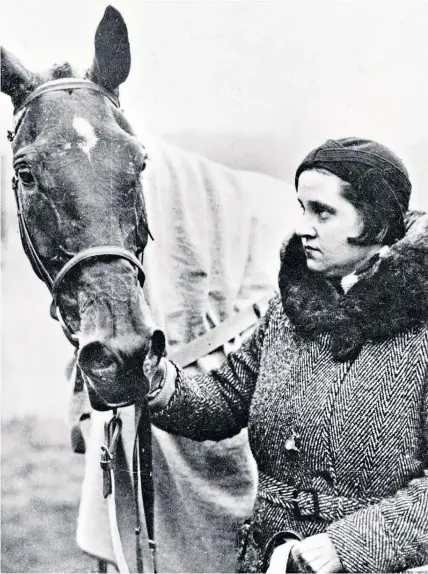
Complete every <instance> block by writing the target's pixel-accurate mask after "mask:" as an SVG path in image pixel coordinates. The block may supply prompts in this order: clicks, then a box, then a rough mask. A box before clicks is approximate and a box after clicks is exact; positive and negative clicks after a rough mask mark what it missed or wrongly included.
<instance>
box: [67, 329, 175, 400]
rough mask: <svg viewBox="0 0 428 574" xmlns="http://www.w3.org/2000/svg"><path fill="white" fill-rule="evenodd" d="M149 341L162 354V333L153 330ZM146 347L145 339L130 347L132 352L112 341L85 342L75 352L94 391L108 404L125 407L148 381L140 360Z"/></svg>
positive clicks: (163, 348) (143, 388) (156, 351)
mask: <svg viewBox="0 0 428 574" xmlns="http://www.w3.org/2000/svg"><path fill="white" fill-rule="evenodd" d="M150 341H151V347H152V349H153V350H154V351H155V353H156V354H158V355H159V356H162V355H163V354H164V351H165V335H164V333H163V332H162V331H160V330H158V329H157V330H155V331H154V332H153V333H152V335H151V337H150ZM144 343H145V344H144ZM134 345H135V340H134ZM125 347H126V345H125ZM147 349H148V345H147V341H143V340H141V341H140V344H139V345H137V346H133V349H132V353H130V352H129V348H127V349H126V350H125V349H124V348H123V346H120V345H118V344H114V341H99V340H92V341H87V342H86V343H85V344H84V345H83V346H82V347H81V349H80V351H79V353H78V363H79V366H80V368H81V369H82V371H83V372H84V373H85V375H86V376H87V377H88V378H89V380H90V384H91V386H92V388H93V390H94V391H95V392H96V393H97V394H98V395H99V396H100V397H101V398H102V400H103V401H104V402H105V403H106V404H107V405H111V406H124V405H125V404H132V403H133V402H135V401H137V400H138V398H139V396H138V395H139V394H141V393H144V391H145V387H146V386H147V381H146V380H145V377H144V373H143V362H144V358H145V355H146V353H147Z"/></svg>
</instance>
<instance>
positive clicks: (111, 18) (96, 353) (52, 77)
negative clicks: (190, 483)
mask: <svg viewBox="0 0 428 574" xmlns="http://www.w3.org/2000/svg"><path fill="white" fill-rule="evenodd" d="M94 44H95V50H94V58H93V62H92V65H91V66H90V68H89V69H88V70H87V71H86V73H85V74H84V75H83V77H81V76H79V75H78V74H77V73H76V72H75V71H74V70H73V68H72V67H71V66H70V65H69V64H64V65H62V66H54V67H53V68H52V69H51V70H49V71H48V72H45V73H41V74H35V73H33V72H31V71H29V70H27V69H26V68H25V67H24V66H23V64H22V63H21V62H19V61H18V60H17V59H16V58H15V57H14V56H13V55H12V54H10V53H9V52H8V51H6V50H2V64H1V66H2V92H4V93H5V94H7V95H8V96H9V97H10V98H11V100H12V103H13V105H14V117H15V127H14V131H13V133H11V134H10V139H11V143H12V149H13V166H14V170H15V173H16V177H15V180H14V185H13V187H14V191H15V197H16V203H17V210H18V219H19V224H20V231H21V238H22V242H23V247H24V250H25V252H26V254H27V256H28V258H29V260H30V262H31V264H32V266H33V269H34V271H35V273H36V274H37V276H38V277H39V278H40V279H41V280H42V281H44V283H45V284H46V285H47V287H48V288H49V290H50V292H51V294H52V305H51V315H52V317H53V318H55V319H57V320H59V321H60V323H61V325H62V327H63V330H64V333H65V335H66V337H67V338H68V339H69V341H70V342H71V343H72V345H73V346H74V349H75V357H76V364H75V367H74V370H73V377H74V378H73V385H72V391H73V392H72V398H73V401H74V403H73V407H72V414H71V418H72V419H73V417H74V419H73V420H74V422H75V423H78V424H82V425H84V424H85V423H87V422H90V424H91V427H90V430H89V432H87V433H86V435H85V438H86V447H85V448H86V450H87V469H88V470H87V473H86V476H85V483H84V484H86V486H87V485H88V484H91V485H93V484H96V486H95V488H97V489H99V490H100V491H101V488H102V486H101V485H102V471H101V468H100V465H99V460H98V459H95V456H96V455H95V454H94V453H95V451H99V447H100V444H102V442H103V436H102V435H103V430H104V422H106V420H108V419H109V417H110V416H111V414H110V413H111V410H112V409H113V411H114V412H116V411H117V409H119V408H120V409H121V413H122V417H123V430H124V434H126V432H125V431H126V427H127V426H129V428H130V429H132V430H131V431H130V432H131V434H133V433H134V432H135V427H134V426H133V422H134V420H133V419H134V411H133V406H132V405H134V404H135V405H137V406H138V405H140V407H139V408H141V401H142V398H144V396H145V394H146V392H147V381H145V379H144V377H143V376H142V363H143V361H144V357H145V355H146V353H147V351H148V349H149V347H150V346H151V347H152V348H154V349H155V351H156V353H157V354H158V355H159V356H161V355H162V354H164V353H166V352H167V353H170V354H171V353H172V356H173V357H174V356H175V357H176V358H177V362H178V364H180V365H181V366H184V367H186V366H188V367H189V368H195V365H196V366H197V367H198V368H210V367H211V366H212V365H213V361H214V363H215V362H216V361H217V362H218V359H219V356H218V355H219V354H220V355H222V354H224V350H225V349H226V346H227V345H229V350H230V348H231V344H230V341H232V340H233V341H234V345H235V346H236V345H237V344H240V339H239V336H240V335H241V334H242V333H243V332H244V331H246V330H247V329H249V328H251V327H252V326H254V324H255V323H256V321H257V318H258V317H259V316H260V314H262V313H263V309H261V305H259V304H258V303H260V302H261V301H262V300H265V299H266V298H267V297H269V296H271V295H272V294H273V290H274V288H275V284H276V278H275V275H276V272H277V263H278V264H279V256H278V252H279V243H280V239H281V236H282V235H283V234H285V233H286V232H287V230H288V229H289V228H291V225H292V221H293V217H294V215H295V213H296V211H295V203H294V200H293V196H292V192H291V191H290V189H289V188H288V186H286V185H285V184H284V183H283V182H279V181H277V180H274V179H273V178H270V177H268V176H263V175H261V174H250V173H244V172H237V171H234V170H230V169H227V168H224V167H222V166H219V165H217V164H214V163H212V162H209V161H208V160H206V159H205V158H201V157H200V156H197V155H194V154H189V153H187V152H183V151H182V150H178V149H176V148H174V147H173V146H168V145H166V144H165V143H164V142H158V141H157V140H156V138H153V140H152V141H150V140H149V141H148V142H146V141H145V142H144V144H145V145H144V146H143V145H142V144H141V143H140V140H139V139H138V138H137V137H136V135H135V133H134V131H133V130H132V128H131V126H130V124H129V122H128V121H127V120H126V118H125V116H124V114H123V112H122V111H121V109H120V102H119V86H120V85H121V84H122V83H123V82H124V81H125V80H126V78H127V77H128V74H129V72H130V65H131V54H130V45H129V39H128V34H127V28H126V24H125V22H124V20H123V18H122V16H121V15H120V13H119V12H118V11H117V10H115V9H114V8H112V7H108V8H107V9H106V11H105V13H104V16H103V18H102V19H101V21H100V23H99V25H98V28H97V30H96V34H95V42H94ZM151 240H153V241H151ZM143 261H144V264H143ZM146 275H147V277H146ZM192 343H196V345H193V346H192ZM220 348H221V349H222V351H221V352H220V353H219V349H220ZM223 348H224V349H223ZM213 351H214V352H213ZM174 353H175V355H174ZM216 353H217V354H216ZM204 360H205V361H207V365H206V366H202V367H201V363H202V362H203V361H204ZM76 404H77V405H78V407H76ZM73 409H74V410H73ZM145 416H146V417H147V413H146V415H145ZM105 417H107V419H106V418H105ZM73 428H76V426H74V427H73ZM153 433H154V434H153V443H154V444H153V448H154V453H153V454H154V461H155V464H154V473H155V489H157V491H158V494H160V495H159V496H157V498H156V500H157V507H156V509H157V520H158V524H159V525H160V526H159V528H158V530H159V531H160V532H161V533H162V535H163V536H162V538H163V539H164V540H165V539H166V538H168V537H170V539H171V540H172V539H173V537H174V536H178V534H180V533H178V532H177V524H176V523H174V528H172V529H171V531H170V532H169V531H168V527H169V526H170V525H171V522H174V521H173V520H171V516H169V514H168V508H171V503H172V502H173V506H174V508H175V509H176V512H177V513H179V512H182V511H183V506H186V505H187V506H189V502H188V501H187V500H185V497H184V500H183V495H181V499H182V500H181V506H180V504H179V502H177V499H180V496H177V497H176V499H175V501H173V500H172V498H171V492H170V487H171V484H172V485H173V486H174V487H176V490H177V491H179V490H180V488H182V484H181V485H180V482H179V480H178V479H177V477H176V475H177V474H180V473H179V470H182V469H183V466H184V464H186V465H187V466H188V468H189V469H190V471H192V470H194V465H195V464H196V459H198V460H199V462H200V461H201V460H202V461H203V463H204V464H205V465H206V466H207V467H209V468H210V470H211V471H213V470H214V469H216V468H217V474H218V473H219V472H220V474H221V478H222V480H223V487H224V490H223V491H221V490H220V491H219V490H214V491H213V492H214V493H215V495H218V494H219V493H220V496H219V497H218V498H220V499H221V498H222V495H223V494H224V493H225V492H228V494H229V495H230V494H231V493H232V484H233V488H236V492H235V497H234V498H235V505H234V508H233V509H232V510H228V509H227V508H226V507H225V504H224V503H221V502H220V500H215V506H216V508H217V512H218V514H219V516H216V521H217V526H218V525H219V524H220V525H221V528H224V533H223V534H224V538H225V539H227V538H228V536H229V534H230V535H231V530H232V523H233V524H234V525H235V523H236V522H237V521H239V520H240V519H242V518H244V517H245V514H246V513H248V512H249V511H250V509H251V505H252V496H253V482H254V473H252V471H251V461H250V456H251V455H250V453H249V449H248V446H247V444H246V441H245V433H244V435H243V436H241V437H240V438H238V442H236V441H235V442H232V443H231V444H230V445H228V446H227V447H225V449H224V451H221V452H218V451H215V450H213V448H211V447H210V448H208V447H206V446H205V445H203V446H201V447H200V449H199V450H195V446H194V445H190V446H189V445H186V442H185V440H182V441H181V442H180V440H179V439H178V438H174V437H171V436H169V435H166V433H162V431H159V430H158V429H153ZM232 441H233V439H232ZM123 442H124V447H123V451H124V452H123V454H124V456H123V457H121V456H120V452H119V451H118V453H117V457H116V458H115V460H114V464H115V465H116V467H118V468H119V469H120V468H122V470H123V467H122V466H121V465H122V464H123V465H126V464H127V463H128V466H129V460H130V459H132V454H131V453H130V452H126V451H127V448H128V447H129V443H130V441H128V446H127V443H126V441H123ZM131 444H132V437H131ZM229 447H230V448H229ZM81 448H82V447H81ZM216 448H217V447H216ZM82 450H83V448H82ZM128 450H129V448H128ZM235 451H236V453H239V456H235V457H234V456H232V454H231V452H235ZM177 452H179V455H180V456H177ZM192 457H193V458H192ZM177 461H179V463H177ZM177 464H180V465H182V466H181V467H180V468H178V466H177ZM174 465H175V466H174ZM210 465H211V466H210ZM95 467H96V468H97V469H98V474H97V472H96V471H95V470H94V469H95ZM157 467H158V468H159V467H160V468H161V472H156V468H157ZM91 469H92V470H91ZM219 469H220V470H219ZM203 470H204V468H203V465H201V468H199V469H198V471H199V473H201V472H202V471H203ZM244 471H245V472H244ZM238 473H242V475H243V476H244V478H243V482H241V483H239V484H238V483H237V482H236V475H237V474H238ZM228 475H229V478H230V477H231V476H232V477H233V481H234V482H232V483H231V482H230V481H229V482H228V481H227V478H228ZM94 476H95V483H94V479H93V477H94ZM131 476H132V473H131ZM190 476H191V472H190ZM198 479H199V480H201V476H198ZM171 480H173V483H171ZM205 480H208V479H207V477H205ZM168 481H169V482H168ZM119 486H120V485H119ZM204 486H206V483H204ZM91 488H92V486H91V487H88V486H87V488H86V490H85V486H84V489H83V493H82V500H83V498H84V499H85V500H86V503H87V504H86V508H85V505H83V508H82V507H81V520H80V521H79V523H80V525H79V528H80V529H81V533H80V538H79V534H78V540H80V546H81V547H82V548H83V550H85V551H86V552H88V553H91V554H93V555H95V556H97V557H99V558H102V559H103V560H107V561H108V562H112V563H113V564H115V565H116V566H117V565H118V560H117V557H116V555H115V553H114V552H112V549H111V548H110V546H109V543H107V546H108V548H102V549H95V550H94V549H93V548H92V547H91V544H88V542H87V540H85V537H86V534H87V531H88V530H87V531H86V532H85V533H82V529H84V528H85V524H86V528H87V529H89V531H91V532H93V533H94V538H95V539H96V538H97V536H98V538H102V534H100V531H102V529H103V527H104V526H105V525H106V524H107V520H106V516H107V513H106V509H105V506H103V511H102V512H104V514H101V515H97V512H93V508H92V507H91V505H90V504H91V503H89V509H88V497H89V499H90V490H91ZM119 490H120V488H119ZM195 490H197V489H195ZM88 493H89V494H88ZM118 494H120V492H119V491H118ZM193 494H194V493H193ZM166 497H168V500H167V504H166V505H165V506H166V508H163V507H162V502H163V500H164V499H165V498H166ZM213 497H214V498H215V496H213V495H211V498H213ZM124 498H126V499H127V500H128V499H129V497H126V496H125V497H124ZM227 500H228V504H229V503H230V498H229V499H227ZM122 502H123V501H122ZM123 504H124V508H125V509H126V511H124V512H123V513H122V514H124V515H125V516H124V522H125V527H124V529H125V530H126V527H127V529H128V530H129V531H131V530H132V529H131V527H130V525H129V524H126V522H127V521H128V523H129V521H130V516H129V515H128V514H127V513H135V512H136V513H137V514H138V512H139V511H138V509H135V508H132V506H133V505H132V503H130V505H129V500H128V502H127V503H123ZM206 504H207V501H206V500H203V501H202V504H201V507H202V506H204V505H206ZM118 506H119V508H118V510H119V513H120V504H119V505H118ZM137 506H138V504H137ZM196 506H197V505H195V506H194V507H192V505H191V504H190V509H189V514H192V513H195V508H196ZM197 510H199V511H201V508H199V509H197ZM227 512H229V522H228V524H227V528H226V527H225V526H224V525H225V522H221V514H222V513H223V514H227ZM143 514H144V512H143ZM94 517H96V520H97V522H95V523H94V522H93V520H94ZM91 520H92V522H91ZM85 521H86V522H85ZM182 528H183V530H184V529H185V525H182ZM211 528H212V525H211ZM124 529H122V531H123V530H124ZM149 534H150V533H149ZM203 534H204V533H202V534H201V535H199V538H197V540H198V543H199V544H201V545H202V544H203V539H204V536H203ZM191 536H195V529H194V530H193V531H191V532H190V533H189V538H186V537H184V544H183V547H182V548H180V552H179V554H180V556H179V558H178V565H177V564H176V566H175V567H176V568H177V569H178V571H186V570H187V571H188V570H190V569H192V570H193V571H196V570H197V568H201V571H207V570H202V568H203V567H204V566H203V565H199V566H197V567H193V568H192V567H191V566H190V567H189V562H187V563H186V561H185V558H188V557H189V556H192V552H193V550H194V549H193V548H192V542H191V541H189V540H191ZM125 537H126V536H125ZM149 538H150V536H149ZM206 539H207V540H206V547H204V549H203V550H202V551H200V555H201V556H202V558H201V562H203V563H204V565H205V567H206V568H207V569H208V570H212V571H220V569H219V568H218V563H213V564H212V565H208V562H209V558H208V555H207V552H208V549H209V548H210V545H211V546H212V544H211V542H212V541H211V539H210V536H206ZM194 540H196V539H194ZM194 545H195V546H197V544H196V543H195V544H194ZM160 546H161V547H162V540H161V542H160ZM232 546H233V542H231V541H230V540H229V539H227V540H225V542H224V543H222V544H220V543H219V544H218V548H217V553H218V555H224V554H225V553H227V552H230V549H231V547H232ZM165 547H167V548H168V550H167V551H165V552H164V553H163V554H162V552H161V553H160V554H161V556H160V558H161V560H160V567H161V570H163V571H173V570H172V567H171V564H172V563H173V562H174V561H171V557H170V556H169V557H168V556H166V553H167V552H169V553H171V551H172V544H169V546H168V544H167V543H165ZM161 549H162V548H161ZM211 553H212V554H215V552H214V551H213V550H211ZM162 559H163V564H162ZM180 560H181V561H180ZM192 560H194V555H193V556H192ZM193 564H194V562H193ZM140 566H141V564H140ZM137 567H138V564H137Z"/></svg>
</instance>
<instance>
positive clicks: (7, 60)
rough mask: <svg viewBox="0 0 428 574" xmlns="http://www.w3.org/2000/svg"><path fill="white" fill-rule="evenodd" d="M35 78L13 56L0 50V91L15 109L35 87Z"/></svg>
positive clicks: (2, 49)
mask: <svg viewBox="0 0 428 574" xmlns="http://www.w3.org/2000/svg"><path fill="white" fill-rule="evenodd" d="M36 83H37V82H36V77H35V75H34V74H32V73H31V72H30V71H29V70H27V68H25V66H23V64H21V62H20V61H19V60H18V58H16V57H15V56H14V55H13V54H11V53H10V52H8V51H7V50H5V49H4V48H3V47H2V48H1V91H2V92H3V93H4V94H7V95H8V96H10V98H11V99H12V103H13V105H14V107H15V108H16V107H17V106H19V105H20V104H21V103H22V102H23V100H24V99H25V98H26V97H27V96H28V94H29V93H30V92H32V91H33V90H34V88H35V86H36Z"/></svg>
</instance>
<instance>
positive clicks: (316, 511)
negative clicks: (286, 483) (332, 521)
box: [291, 488, 321, 520]
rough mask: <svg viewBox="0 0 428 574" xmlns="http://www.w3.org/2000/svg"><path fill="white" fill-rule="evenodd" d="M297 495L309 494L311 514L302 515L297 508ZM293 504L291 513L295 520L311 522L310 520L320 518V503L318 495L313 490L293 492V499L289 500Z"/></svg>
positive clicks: (306, 489) (304, 489) (305, 489)
mask: <svg viewBox="0 0 428 574" xmlns="http://www.w3.org/2000/svg"><path fill="white" fill-rule="evenodd" d="M299 494H310V495H311V496H312V504H313V507H314V511H313V512H309V513H303V512H302V511H301V510H300V508H299V500H298V498H297V497H298V496H299ZM291 502H292V503H293V513H294V517H295V518H296V520H311V519H312V518H321V517H320V503H319V498H318V493H317V491H316V490H315V488H302V489H296V490H295V491H294V492H293V497H292V499H291Z"/></svg>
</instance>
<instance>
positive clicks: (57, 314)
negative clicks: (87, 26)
mask: <svg viewBox="0 0 428 574" xmlns="http://www.w3.org/2000/svg"><path fill="white" fill-rule="evenodd" d="M77 89H85V90H91V91H94V92H98V93H99V94H102V95H103V96H104V97H106V98H108V99H109V100H110V101H111V102H112V103H113V104H114V105H115V106H116V107H117V108H118V109H120V103H119V99H118V98H117V96H116V95H115V94H113V93H112V92H108V91H107V90H105V89H104V88H103V87H101V86H99V85H98V84H95V83H93V82H91V81H90V80H77V79H72V78H61V79H59V80H52V81H49V82H46V83H44V84H42V85H41V86H39V87H38V88H36V89H35V90H34V91H33V92H32V93H31V94H30V95H29V96H28V97H27V98H26V99H25V101H24V102H23V103H22V104H21V105H20V106H19V108H18V109H17V110H16V111H15V117H16V118H17V121H16V125H15V130H14V133H13V134H10V135H9V139H10V140H11V141H12V140H13V139H14V137H16V134H17V132H18V130H19V127H20V125H21V123H22V120H23V118H24V116H25V112H26V110H27V108H28V106H29V105H30V104H31V102H33V101H34V100H35V99H37V98H39V97H40V96H42V95H43V94H46V93H49V92H56V91H66V92H68V93H72V92H73V90H77ZM13 190H14V193H15V200H16V205H17V214H18V223H19V232H20V235H21V241H22V244H23V246H24V249H25V252H26V254H27V256H28V258H29V259H30V262H31V264H32V266H33V269H34V271H35V273H36V274H37V276H38V277H40V279H42V281H44V282H45V284H46V285H47V287H48V288H49V290H50V292H51V295H52V305H51V315H52V317H53V318H54V319H57V320H58V321H59V322H60V324H61V327H62V329H63V331H64V333H65V335H66V337H67V339H68V340H69V341H70V342H71V343H72V344H73V345H74V346H75V347H78V345H79V342H78V335H77V334H76V333H74V332H73V330H72V329H71V327H70V325H68V324H67V322H66V321H65V320H64V319H63V317H62V315H61V311H60V309H59V306H58V294H59V288H60V286H61V284H62V282H63V281H64V279H65V277H66V276H67V275H68V274H69V273H70V271H71V270H72V269H74V268H75V267H76V266H77V265H80V264H81V263H82V262H83V261H87V260H88V259H97V258H98V259H99V258H105V257H116V258H119V259H124V260H126V261H128V262H129V263H131V264H132V265H133V266H134V267H136V268H137V270H138V279H139V282H140V285H141V287H143V285H144V281H145V274H144V269H143V266H142V264H141V262H140V261H139V259H138V258H137V257H136V256H135V255H134V254H133V253H131V252H130V251H128V250H127V249H124V248H122V247H118V246H116V245H102V246H97V247H89V248H87V249H83V250H82V251H79V252H78V253H76V254H75V255H74V256H72V257H71V259H69V260H68V261H67V262H66V263H65V264H64V265H63V267H62V268H61V269H60V271H59V272H58V273H57V275H56V276H55V278H53V277H51V275H50V273H49V272H48V270H47V269H46V267H45V266H44V265H43V262H42V260H41V258H40V257H39V254H38V253H37V249H36V248H35V245H34V243H33V241H32V239H31V235H30V233H29V231H28V226H27V222H26V220H25V216H24V210H23V208H22V202H21V196H20V193H19V181H18V179H17V178H14V180H13Z"/></svg>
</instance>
